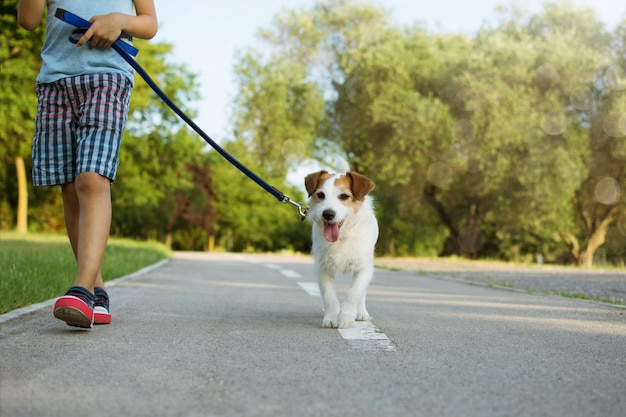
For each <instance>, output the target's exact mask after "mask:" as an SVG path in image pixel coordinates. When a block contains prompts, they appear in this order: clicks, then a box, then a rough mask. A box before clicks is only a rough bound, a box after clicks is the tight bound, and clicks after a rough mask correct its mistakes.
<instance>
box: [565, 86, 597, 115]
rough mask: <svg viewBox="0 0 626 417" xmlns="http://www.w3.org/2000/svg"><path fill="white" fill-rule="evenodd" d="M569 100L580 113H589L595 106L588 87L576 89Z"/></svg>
mask: <svg viewBox="0 0 626 417" xmlns="http://www.w3.org/2000/svg"><path fill="white" fill-rule="evenodd" d="M569 99H570V103H571V104H572V106H573V107H574V108H575V109H576V110H579V111H587V110H589V109H591V106H593V94H592V93H591V90H589V89H588V88H587V87H582V86H581V87H577V88H575V89H574V90H573V91H572V93H571V94H570V96H569Z"/></svg>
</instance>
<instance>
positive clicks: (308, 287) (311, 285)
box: [298, 282, 320, 297]
mask: <svg viewBox="0 0 626 417" xmlns="http://www.w3.org/2000/svg"><path fill="white" fill-rule="evenodd" d="M298 285H299V286H301V287H302V289H304V291H306V292H307V293H309V295H312V296H313V297H319V296H320V287H319V285H317V283H315V282H298Z"/></svg>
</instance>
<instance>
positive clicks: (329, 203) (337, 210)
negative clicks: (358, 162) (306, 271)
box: [304, 171, 374, 242]
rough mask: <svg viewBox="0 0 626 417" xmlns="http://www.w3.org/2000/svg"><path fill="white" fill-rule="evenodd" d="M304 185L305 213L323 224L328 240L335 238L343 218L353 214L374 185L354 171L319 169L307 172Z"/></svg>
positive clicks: (334, 239) (331, 240) (337, 236)
mask: <svg viewBox="0 0 626 417" xmlns="http://www.w3.org/2000/svg"><path fill="white" fill-rule="evenodd" d="M304 186H305V187H306V190H307V193H308V194H309V209H308V212H307V217H308V218H309V219H311V220H312V221H314V222H316V223H318V224H319V225H320V227H322V228H323V231H324V237H325V238H326V240H327V241H329V242H335V241H337V239H339V230H340V229H341V227H342V226H343V224H344V222H345V221H346V220H349V219H350V218H351V217H352V216H354V215H356V213H357V212H358V211H359V209H360V208H361V206H362V205H363V202H364V201H365V197H366V196H367V194H368V193H369V192H370V191H372V190H373V189H374V182H373V181H372V180H370V179H369V178H367V177H365V176H363V175H361V174H357V173H356V172H346V173H345V174H331V173H329V172H328V171H319V172H314V173H312V174H309V175H307V176H306V177H305V178H304Z"/></svg>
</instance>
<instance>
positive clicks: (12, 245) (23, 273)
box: [0, 232, 170, 314]
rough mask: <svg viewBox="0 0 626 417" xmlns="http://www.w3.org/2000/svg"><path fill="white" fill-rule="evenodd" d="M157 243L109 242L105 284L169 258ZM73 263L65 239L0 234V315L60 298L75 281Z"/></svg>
mask: <svg viewBox="0 0 626 417" xmlns="http://www.w3.org/2000/svg"><path fill="white" fill-rule="evenodd" d="M169 256H170V251H169V249H167V247H166V246H165V245H162V244H160V243H157V242H139V241H133V240H128V239H115V238H112V239H109V245H108V247H107V250H106V253H105V256H104V261H103V265H102V275H103V277H104V279H105V281H109V280H112V279H115V278H119V277H121V276H124V275H127V274H130V273H132V272H135V271H137V270H139V269H141V268H143V267H146V266H148V265H151V264H153V263H156V262H158V261H160V260H162V259H165V258H168V257H169ZM75 273H76V262H75V260H74V255H73V254H72V249H71V247H70V244H69V241H68V239H67V237H65V236H60V235H46V234H17V233H13V232H2V233H0V314H3V313H6V312H8V311H11V310H14V309H16V308H20V307H24V306H27V305H30V304H34V303H38V302H41V301H45V300H48V299H51V298H54V297H58V296H60V295H62V294H63V293H64V292H65V291H66V290H67V289H68V288H69V287H70V286H71V284H72V282H73V281H74V274H75Z"/></svg>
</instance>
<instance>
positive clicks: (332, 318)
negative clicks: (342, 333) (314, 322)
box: [322, 314, 338, 329]
mask: <svg viewBox="0 0 626 417" xmlns="http://www.w3.org/2000/svg"><path fill="white" fill-rule="evenodd" d="M337 326H338V322H337V315H336V314H332V315H331V314H325V315H324V321H323V322H322V327H327V328H329V329H336V328H337Z"/></svg>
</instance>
